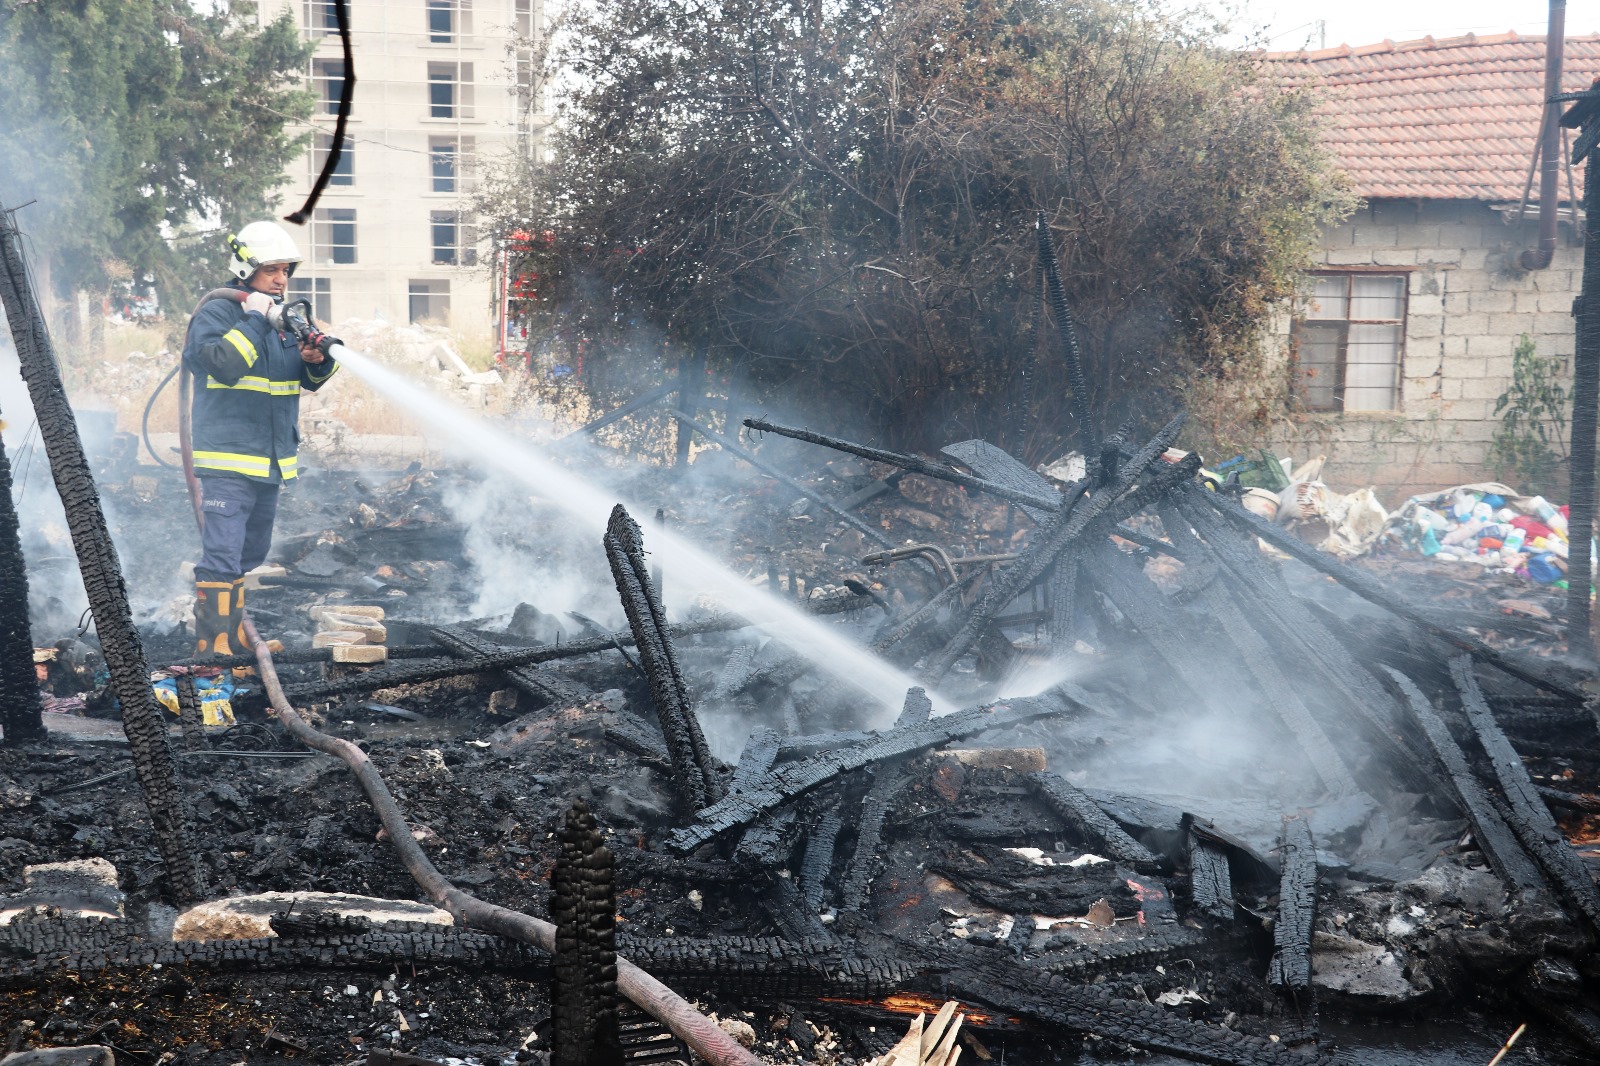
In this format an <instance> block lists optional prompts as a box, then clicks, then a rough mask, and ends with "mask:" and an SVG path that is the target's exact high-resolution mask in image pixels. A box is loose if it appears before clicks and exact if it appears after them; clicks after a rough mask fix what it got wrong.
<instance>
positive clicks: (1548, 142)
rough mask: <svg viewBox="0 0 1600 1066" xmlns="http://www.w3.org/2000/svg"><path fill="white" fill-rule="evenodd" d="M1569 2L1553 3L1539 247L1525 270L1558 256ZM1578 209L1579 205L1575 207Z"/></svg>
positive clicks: (1527, 252)
mask: <svg viewBox="0 0 1600 1066" xmlns="http://www.w3.org/2000/svg"><path fill="white" fill-rule="evenodd" d="M1566 27H1567V0H1550V26H1549V29H1548V30H1546V32H1545V36H1544V112H1543V114H1544V118H1543V121H1542V124H1541V125H1540V130H1541V132H1540V135H1539V246H1538V247H1537V248H1525V249H1523V252H1522V255H1521V257H1520V259H1519V260H1518V261H1519V262H1520V263H1521V264H1522V269H1523V270H1543V269H1544V268H1545V267H1547V266H1549V265H1550V261H1551V260H1552V259H1554V258H1555V255H1556V223H1557V221H1558V216H1559V213H1560V207H1561V204H1560V197H1561V127H1560V124H1559V122H1558V118H1559V116H1560V112H1561V108H1560V105H1559V104H1557V103H1556V101H1555V99H1554V97H1556V96H1557V95H1559V94H1560V92H1561V60H1562V55H1563V53H1564V52H1565V51H1566ZM1572 206H1573V207H1574V208H1576V207H1577V204H1573V205H1572Z"/></svg>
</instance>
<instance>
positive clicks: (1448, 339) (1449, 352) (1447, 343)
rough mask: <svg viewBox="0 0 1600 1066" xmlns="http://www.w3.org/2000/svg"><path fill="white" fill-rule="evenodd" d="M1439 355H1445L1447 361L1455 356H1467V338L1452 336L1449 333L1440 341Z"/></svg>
mask: <svg viewBox="0 0 1600 1066" xmlns="http://www.w3.org/2000/svg"><path fill="white" fill-rule="evenodd" d="M1439 354H1441V355H1443V356H1444V357H1445V358H1447V359H1448V358H1449V357H1450V356H1453V355H1466V354H1467V338H1466V337H1464V336H1460V335H1457V336H1451V335H1450V334H1449V333H1446V334H1445V335H1444V336H1443V337H1442V338H1440V340H1439Z"/></svg>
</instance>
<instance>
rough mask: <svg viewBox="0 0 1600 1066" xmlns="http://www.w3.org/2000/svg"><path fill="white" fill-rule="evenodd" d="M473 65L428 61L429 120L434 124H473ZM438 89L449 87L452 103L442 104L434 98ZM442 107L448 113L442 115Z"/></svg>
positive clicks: (446, 61)
mask: <svg viewBox="0 0 1600 1066" xmlns="http://www.w3.org/2000/svg"><path fill="white" fill-rule="evenodd" d="M473 74H474V70H473V65H472V64H471V63H467V62H461V61H457V60H429V61H428V81H427V86H428V119H430V120H432V121H434V122H471V121H473V119H474V114H475V111H474V108H473V95H474V94H473V88H472V87H473V81H472V77H473ZM436 87H448V88H449V90H450V102H449V103H448V104H440V103H439V102H438V101H437V99H436V98H435V96H434V89H435V88H436ZM441 107H445V108H448V111H447V112H446V113H444V114H441V113H440V111H439V109H440V108H441Z"/></svg>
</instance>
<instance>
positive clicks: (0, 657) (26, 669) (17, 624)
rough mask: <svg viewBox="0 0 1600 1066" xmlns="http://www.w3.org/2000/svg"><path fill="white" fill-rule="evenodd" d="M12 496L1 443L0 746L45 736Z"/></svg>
mask: <svg viewBox="0 0 1600 1066" xmlns="http://www.w3.org/2000/svg"><path fill="white" fill-rule="evenodd" d="M20 530H21V527H20V526H19V525H18V523H17V508H16V503H15V501H14V497H13V496H12V494H11V460H10V459H9V458H8V457H7V456H6V446H5V442H4V441H0V744H10V745H15V744H21V743H23V742H24V741H29V740H42V739H44V737H45V735H46V734H45V728H44V717H43V709H44V708H43V704H42V701H41V700H40V698H39V681H38V679H37V678H36V677H35V676H34V673H33V630H32V628H31V627H30V625H29V623H28V565H27V562H26V561H25V560H24V559H23V557H22V534H21V532H20Z"/></svg>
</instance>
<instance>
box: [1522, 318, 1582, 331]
mask: <svg viewBox="0 0 1600 1066" xmlns="http://www.w3.org/2000/svg"><path fill="white" fill-rule="evenodd" d="M1577 325H1578V320H1577V319H1576V318H1573V317H1572V316H1571V315H1534V316H1533V324H1532V326H1531V327H1530V332H1533V333H1550V334H1556V333H1571V332H1572V331H1573V330H1574V329H1576V328H1577Z"/></svg>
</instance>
